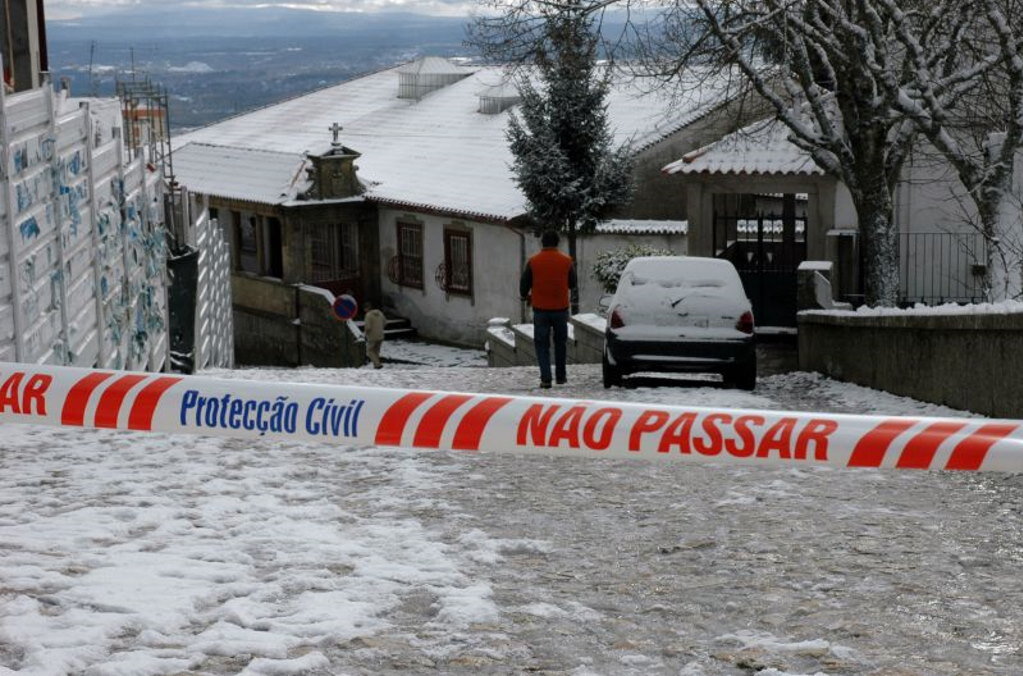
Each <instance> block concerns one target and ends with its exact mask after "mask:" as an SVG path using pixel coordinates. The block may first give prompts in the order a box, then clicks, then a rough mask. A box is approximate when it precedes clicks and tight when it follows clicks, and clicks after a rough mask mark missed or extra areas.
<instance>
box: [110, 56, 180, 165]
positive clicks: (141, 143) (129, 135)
mask: <svg viewBox="0 0 1023 676" xmlns="http://www.w3.org/2000/svg"><path fill="white" fill-rule="evenodd" d="M116 84H117V98H118V99H120V101H121V114H122V117H123V118H124V144H125V148H126V149H127V150H128V153H129V157H130V158H131V159H134V158H135V157H137V156H139V155H142V156H143V157H144V159H145V160H146V161H147V162H150V163H151V164H153V165H154V166H156V167H159V168H160V169H162V170H163V175H164V176H165V177H166V178H167V180H168V181H169V182H171V183H173V181H174V167H173V164H172V161H171V148H170V113H169V105H168V103H169V99H170V97H169V95H168V93H167V88H166V87H164V86H162V85H158V84H155V83H153V81H152V80H150V79H149V76H148V75H147V76H146V77H144V78H142V79H139V78H138V77H136V76H135V75H134V74H132V78H131V79H130V80H120V79H118V80H117V83H116Z"/></svg>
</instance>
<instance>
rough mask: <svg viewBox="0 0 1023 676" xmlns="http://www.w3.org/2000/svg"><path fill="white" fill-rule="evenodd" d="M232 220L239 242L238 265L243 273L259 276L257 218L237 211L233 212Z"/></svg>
mask: <svg viewBox="0 0 1023 676" xmlns="http://www.w3.org/2000/svg"><path fill="white" fill-rule="evenodd" d="M231 219H232V220H233V221H234V227H235V232H236V233H237V237H238V239H237V242H238V265H237V269H238V270H240V271H241V272H252V273H255V274H259V258H258V257H257V250H258V245H257V242H256V236H257V235H256V217H255V216H247V217H245V218H242V215H241V214H240V213H238V212H237V211H232V212H231Z"/></svg>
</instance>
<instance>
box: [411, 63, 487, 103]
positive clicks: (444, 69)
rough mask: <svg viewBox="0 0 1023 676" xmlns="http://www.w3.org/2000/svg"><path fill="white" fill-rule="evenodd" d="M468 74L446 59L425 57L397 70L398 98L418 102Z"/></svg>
mask: <svg viewBox="0 0 1023 676" xmlns="http://www.w3.org/2000/svg"><path fill="white" fill-rule="evenodd" d="M470 74H471V73H469V72H467V71H466V70H464V69H462V68H459V67H458V66H456V65H455V64H453V63H451V62H450V61H448V60H447V59H442V58H440V57H439V56H425V57H423V58H421V59H419V60H418V61H413V62H412V63H410V64H408V65H405V66H402V67H401V68H399V69H398V98H399V99H416V100H418V99H421V98H423V96H425V95H426V94H429V93H430V92H432V91H435V90H437V89H442V88H444V87H447V86H448V85H450V84H454V83H455V82H458V81H459V80H461V79H464V78H466V77H469V75H470Z"/></svg>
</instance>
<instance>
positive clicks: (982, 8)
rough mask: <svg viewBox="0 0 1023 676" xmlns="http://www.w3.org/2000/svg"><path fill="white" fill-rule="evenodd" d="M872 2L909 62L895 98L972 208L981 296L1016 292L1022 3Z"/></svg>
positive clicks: (1020, 275)
mask: <svg viewBox="0 0 1023 676" xmlns="http://www.w3.org/2000/svg"><path fill="white" fill-rule="evenodd" d="M876 1H877V2H878V3H879V5H881V6H882V7H883V8H884V10H885V11H886V12H887V13H888V14H889V16H891V17H892V20H893V21H894V23H895V26H896V30H895V35H896V37H897V39H898V40H899V44H900V45H901V47H902V48H903V49H904V50H905V52H906V54H907V57H908V61H909V68H908V70H907V72H908V73H909V75H910V80H909V81H908V82H905V83H904V84H903V87H902V95H901V96H900V97H899V99H898V100H897V103H898V105H899V107H900V109H902V110H903V111H904V112H905V113H906V114H907V115H909V116H910V117H911V118H912V119H913V120H914V122H915V123H916V124H917V125H918V127H919V129H920V131H921V133H922V134H923V135H924V136H925V137H926V138H927V139H928V140H929V141H930V142H931V144H932V145H933V146H934V147H935V148H936V149H937V150H938V151H939V152H940V153H941V155H943V156H944V157H945V159H946V160H947V161H948V162H949V163H950V164H951V165H952V167H953V168H954V170H955V171H956V173H957V174H958V176H959V179H960V181H961V182H962V184H963V186H964V187H965V188H966V191H967V194H968V195H969V197H970V199H971V200H972V202H973V204H974V205H975V207H976V210H977V220H978V222H979V230H980V232H981V233H982V234H983V235H984V238H985V239H986V241H987V243H988V247H987V256H988V259H987V261H986V263H987V265H986V273H985V278H984V281H985V290H986V292H987V295H988V298H989V300H1001V299H1006V298H1018V297H1020V295H1021V294H1023V263H1021V260H1023V259H1021V253H1023V229H1021V227H1020V219H1019V214H1018V213H1016V208H1017V205H1016V201H1015V200H1014V198H1013V187H1014V183H1015V164H1016V157H1017V155H1018V153H1019V150H1020V148H1021V147H1023V32H1021V30H1020V19H1021V18H1023V6H1021V3H1020V2H1019V0H935V1H934V2H931V3H929V4H928V5H927V6H925V7H924V6H912V7H910V8H908V9H906V8H903V6H902V5H905V4H906V3H904V2H901V3H900V2H898V1H897V0H876ZM1011 18H1014V19H1015V21H1012V20H1010V19H1011Z"/></svg>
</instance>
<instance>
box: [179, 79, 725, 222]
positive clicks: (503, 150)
mask: <svg viewBox="0 0 1023 676" xmlns="http://www.w3.org/2000/svg"><path fill="white" fill-rule="evenodd" d="M449 67H451V68H453V69H456V70H459V71H460V72H463V73H465V74H466V75H467V77H465V78H463V79H461V80H459V81H457V82H454V83H452V84H448V85H447V86H445V87H443V88H441V89H439V90H437V91H433V92H431V93H429V94H426V95H424V96H423V97H422V98H420V99H399V98H398V86H399V77H400V75H399V71H400V68H391V69H388V70H384V71H380V72H377V73H373V74H370V75H367V76H365V77H361V78H357V79H355V80H350V81H348V82H344V83H342V84H339V85H336V86H333V87H328V88H325V89H321V90H319V91H316V92H313V93H310V94H306V95H304V96H300V97H296V98H293V99H289V100H287V101H283V102H281V103H278V104H274V105H272V106H268V107H266V108H262V109H260V110H256V111H253V112H250V113H245V114H242V115H238V116H236V117H232V118H230V119H227V120H224V121H222V122H219V123H217V124H213V125H210V126H208V127H204V128H202V129H198V130H195V131H192V132H189V133H186V134H183V135H181V136H179V137H175V138H174V139H173V143H174V147H175V148H183V147H184V146H185V145H186V144H188V143H203V144H208V145H215V146H220V147H223V148H224V151H223V152H224V158H223V159H224V162H225V163H226V162H228V160H229V159H233V160H235V162H234V163H235V164H241V163H244V162H245V161H246V160H245V159H244V158H240V157H238V155H237V151H238V150H239V149H250V150H256V149H263V150H266V151H273V152H277V153H284V154H289V155H292V156H299V155H302V154H303V153H304V152H306V151H309V152H312V153H320V152H323V151H324V150H325V149H326V148H328V147H329V145H330V140H331V133H330V131H329V128H330V127H331V125H333V124H334V123H335V122H337V123H339V124H341V126H342V127H343V129H342V131H341V141H342V142H343V143H344V144H345V145H346V146H349V147H351V148H353V149H354V150H356V151H358V152H360V153H361V154H362V157H361V158H360V159H359V161H358V167H359V177H360V179H361V180H362V181H363V183H365V184H366V185H367V188H368V190H367V192H366V194H365V197H366V198H368V199H371V200H375V201H379V202H384V203H391V204H397V205H402V206H408V207H412V208H427V209H433V210H440V211H444V212H446V213H455V214H464V215H466V216H470V217H483V218H493V219H498V220H503V219H510V218H514V217H515V216H518V215H520V214H522V213H524V212H525V210H526V206H525V205H526V202H525V198H524V197H523V196H522V194H521V193H520V192H519V190H518V188H517V187H516V185H515V182H514V180H513V178H512V173H511V169H510V165H511V162H512V156H511V152H510V151H509V149H508V142H507V139H506V138H505V131H506V130H507V128H508V115H509V112H507V111H504V112H501V113H498V114H494V115H483V114H480V113H478V112H477V109H478V107H479V93H480V92H481V91H486V90H487V89H488V88H489V87H492V86H494V85H495V84H497V83H499V82H500V81H501V79H502V76H503V74H504V71H503V70H502V69H501V68H500V67H496V66H489V67H480V68H470V67H466V66H455V65H453V64H449ZM724 100H725V89H724V87H722V88H721V89H720V90H716V89H714V88H713V87H710V86H707V85H704V86H703V87H702V88H696V87H694V88H691V89H690V90H689V91H687V93H686V94H685V96H684V97H683V98H681V99H680V98H678V97H672V96H671V95H669V94H667V93H662V92H655V93H644V91H643V90H642V89H641V87H640V86H639V85H635V84H629V83H625V82H619V83H618V84H616V85H614V86H613V87H612V88H611V91H610V93H609V96H608V114H609V119H610V122H611V126H612V128H613V129H614V135H613V137H614V140H613V142H614V143H615V144H619V143H622V142H624V141H626V140H632V141H633V143H634V146H635V147H636V148H642V147H645V146H648V145H650V144H651V143H655V142H657V141H658V140H660V139H662V138H665V137H666V136H669V135H670V134H672V133H674V132H675V131H678V130H679V129H681V128H682V127H684V126H685V125H686V124H689V123H691V122H692V121H694V120H696V119H699V118H700V117H702V116H704V115H706V114H708V113H709V112H710V111H712V110H714V109H716V108H717V107H718V106H720V105H721V103H722V101H724ZM177 152H180V151H177ZM239 169H240V167H239ZM225 171H226V173H228V174H232V173H236V171H237V170H236V169H234V168H232V169H229V170H228V169H227V168H226V167H225ZM175 173H176V175H177V177H178V180H179V181H180V182H181V183H182V184H184V185H186V186H188V187H190V188H191V187H192V185H190V184H192V183H193V182H194V179H195V178H196V176H193V175H191V174H190V172H185V171H182V170H179V168H178V166H177V155H175ZM206 176H207V174H206V173H205V171H204V173H203V174H201V175H199V177H201V178H203V179H204V180H205V177H206ZM230 180H231V181H232V183H234V184H237V181H236V179H235V178H233V177H232V178H231V179H230ZM193 189H195V190H200V189H201V188H200V186H199V185H196V187H194V188H193Z"/></svg>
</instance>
